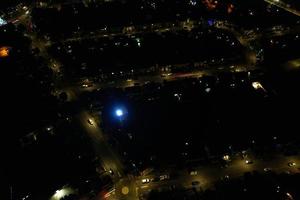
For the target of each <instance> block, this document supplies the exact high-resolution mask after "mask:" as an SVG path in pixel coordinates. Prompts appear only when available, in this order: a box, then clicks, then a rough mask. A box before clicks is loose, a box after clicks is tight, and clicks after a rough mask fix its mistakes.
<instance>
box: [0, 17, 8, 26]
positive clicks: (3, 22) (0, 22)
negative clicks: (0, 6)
mask: <svg viewBox="0 0 300 200" xmlns="http://www.w3.org/2000/svg"><path fill="white" fill-rule="evenodd" d="M5 24H7V22H6V21H5V20H4V19H2V18H1V17H0V26H2V25H5Z"/></svg>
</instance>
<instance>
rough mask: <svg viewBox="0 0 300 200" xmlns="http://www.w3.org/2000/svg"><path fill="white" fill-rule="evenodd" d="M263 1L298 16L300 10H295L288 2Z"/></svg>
mask: <svg viewBox="0 0 300 200" xmlns="http://www.w3.org/2000/svg"><path fill="white" fill-rule="evenodd" d="M264 1H265V2H267V3H269V4H272V5H275V6H277V7H279V8H282V9H284V10H286V11H288V12H290V13H292V14H294V15H297V16H299V17H300V11H298V10H296V9H295V8H292V7H291V6H290V5H289V4H287V3H285V2H284V1H283V0H264Z"/></svg>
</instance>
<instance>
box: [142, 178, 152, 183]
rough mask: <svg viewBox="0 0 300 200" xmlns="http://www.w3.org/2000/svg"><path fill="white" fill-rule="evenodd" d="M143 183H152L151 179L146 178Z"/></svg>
mask: <svg viewBox="0 0 300 200" xmlns="http://www.w3.org/2000/svg"><path fill="white" fill-rule="evenodd" d="M142 183H143V184H146V183H150V179H149V178H144V179H142Z"/></svg>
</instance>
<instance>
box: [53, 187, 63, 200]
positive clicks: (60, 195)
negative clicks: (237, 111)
mask: <svg viewBox="0 0 300 200" xmlns="http://www.w3.org/2000/svg"><path fill="white" fill-rule="evenodd" d="M64 195H65V191H64V189H62V190H56V192H55V194H54V197H55V198H57V199H61V198H62V197H63V196H64Z"/></svg>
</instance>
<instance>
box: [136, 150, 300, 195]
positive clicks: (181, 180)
mask: <svg viewBox="0 0 300 200" xmlns="http://www.w3.org/2000/svg"><path fill="white" fill-rule="evenodd" d="M248 157H250V158H248V159H251V160H252V161H253V164H246V163H245V160H246V159H241V157H240V156H235V157H234V158H232V161H231V162H229V163H228V167H226V168H221V167H220V166H219V165H217V164H209V165H206V166H199V167H196V168H194V170H195V171H197V175H190V174H189V173H188V171H187V170H181V171H180V170H176V169H174V168H170V169H167V170H166V171H168V172H172V171H176V172H177V173H178V178H176V179H170V180H163V181H157V182H153V181H152V182H150V183H146V184H143V183H142V179H145V178H148V179H150V180H151V179H153V178H154V177H157V176H159V175H162V174H159V173H152V174H149V175H147V176H141V177H139V178H137V184H136V185H137V187H138V191H139V195H140V197H143V196H146V195H147V194H148V193H149V192H150V191H151V190H153V189H159V188H164V187H169V186H172V185H176V186H183V187H184V188H186V189H190V188H192V187H197V188H198V189H199V190H200V189H201V190H205V189H208V188H211V187H213V186H214V183H215V182H216V181H218V180H221V178H225V176H228V177H229V179H232V178H238V177H241V176H243V175H244V173H246V172H252V171H258V172H261V173H266V172H265V170H264V169H265V168H269V169H270V170H271V171H273V172H277V173H291V174H293V173H299V172H300V167H299V166H300V156H299V155H298V156H289V157H286V156H283V155H277V156H275V157H273V158H272V159H270V160H261V159H255V158H254V157H253V156H251V155H248ZM289 162H295V163H296V166H292V167H289V166H288V163H289ZM193 181H199V183H200V184H199V185H197V186H192V182H193Z"/></svg>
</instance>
